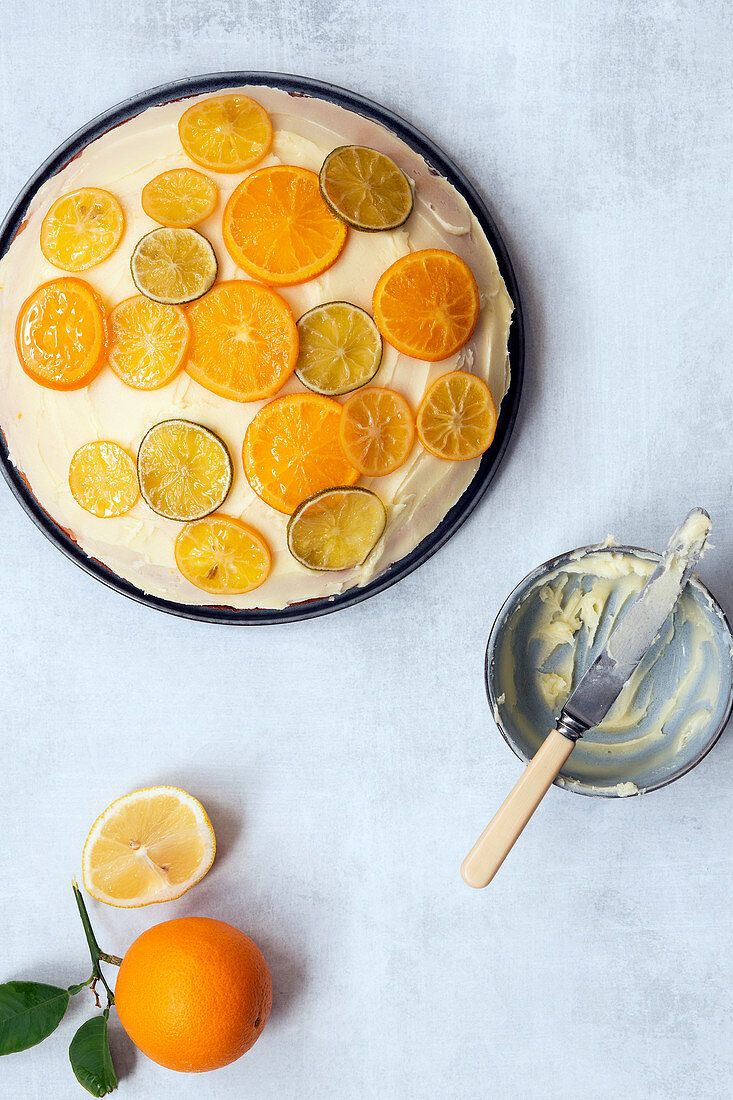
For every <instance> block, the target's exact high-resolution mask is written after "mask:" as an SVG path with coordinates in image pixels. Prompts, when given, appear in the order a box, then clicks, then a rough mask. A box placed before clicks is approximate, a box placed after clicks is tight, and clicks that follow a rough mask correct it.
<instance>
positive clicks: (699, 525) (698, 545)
mask: <svg viewBox="0 0 733 1100" xmlns="http://www.w3.org/2000/svg"><path fill="white" fill-rule="evenodd" d="M710 526H711V524H710V516H709V515H708V513H707V512H706V511H704V510H703V509H702V508H694V509H693V510H692V511H691V512H690V513H689V515H688V516H687V518H686V519H685V521H684V523H683V524H681V526H680V527H678V528H677V530H676V531H675V533H674V535H673V536H672V538H671V539H670V542H669V546H668V547H667V549H666V551H665V553H664V555H663V557H662V560H661V561H660V563H659V565H658V566H657V568H656V569H655V570H654V572H653V573H652V575H651V577H650V578H649V580H648V581H647V583H646V585H645V586H644V588H643V589H642V591H641V593H640V594H639V595H638V596H637V598H636V599H635V600H634V602H633V603H632V604H631V606H630V607H629V609H628V611H626V612H625V614H624V615H623V616H622V618H621V619H620V620H619V622H618V624H617V625H616V627H615V629H614V631H613V633H612V634H611V635H610V637H609V639H608V641H607V642H606V645H605V646H604V648H603V650H602V651H601V652H600V653H599V655H598V656H597V657H596V659H595V661H594V662H593V663H592V665H591V666H590V667H589V668H588V669H587V671H586V672H585V674H584V675H583V677H582V678H581V680H580V682H579V683H578V685H577V687H576V688H575V690H574V691H573V693H572V695H571V696H570V698H569V699H568V701H567V702H566V704H565V706H564V707H563V709H562V711H561V713H560V718H559V720H558V726H557V728H558V729H559V730H560V732H561V733H563V734H565V736H566V737H569V738H571V740H577V738H578V737H582V735H583V734H584V733H585V732H586V730H589V729H591V728H592V727H593V726H597V725H598V724H599V722H601V721H602V720H603V719H604V718H605V716H606V714H607V713H608V711H609V710H610V709H611V707H612V706H613V704H614V703H615V702H616V699H617V698H618V696H619V695H620V693H621V689H622V688H623V686H624V684H625V683H626V681H627V680H628V679H629V677H630V676H631V674H632V672H633V671H634V669H635V668H636V666H637V665H638V664H639V662H640V661H641V659H642V657H643V656H644V654H645V653H646V652H647V650H648V649H649V647H650V646H651V644H652V643H653V642H654V641H655V639H656V638H657V635H658V634H659V632H660V630H661V629H662V627H663V626H664V624H665V622H666V621H667V618H668V617H669V615H670V614H671V612H672V610H673V609H674V606H675V604H676V603H677V600H678V599H679V596H680V593H681V592H682V590H683V588H684V587H685V585H686V584H687V582H688V580H689V579H690V575H691V574H692V572H693V571H694V569H695V566H696V565H697V562H698V559H699V557H700V555H701V553H702V552H703V549H704V547H705V542H706V539H707V537H708V533H709V531H710Z"/></svg>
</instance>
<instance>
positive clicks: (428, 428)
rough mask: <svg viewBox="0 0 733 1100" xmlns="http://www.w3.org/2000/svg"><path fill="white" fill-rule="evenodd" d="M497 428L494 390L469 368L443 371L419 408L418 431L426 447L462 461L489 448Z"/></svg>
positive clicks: (441, 455)
mask: <svg viewBox="0 0 733 1100" xmlns="http://www.w3.org/2000/svg"><path fill="white" fill-rule="evenodd" d="M495 431H496V408H495V407H494V402H493V399H492V397H491V390H490V389H489V387H488V386H487V385H486V383H485V382H484V381H483V379H481V378H477V377H476V375H475V374H468V372H467V371H463V370H454V371H450V373H449V374H443V375H441V377H440V378H438V379H437V380H436V381H435V382H433V384H432V386H430V387H429V389H428V390H427V392H426V394H425V396H424V397H423V399H422V403H421V405H420V408H419V409H418V411H417V434H418V437H419V439H420V442H421V443H422V445H423V447H424V448H425V449H426V451H430V453H431V454H434V455H437V456H438V458H447V459H452V460H453V461H461V460H463V459H467V458H478V456H479V455H482V454H483V453H484V451H486V450H488V448H489V447H490V446H491V442H492V440H493V438H494V432H495Z"/></svg>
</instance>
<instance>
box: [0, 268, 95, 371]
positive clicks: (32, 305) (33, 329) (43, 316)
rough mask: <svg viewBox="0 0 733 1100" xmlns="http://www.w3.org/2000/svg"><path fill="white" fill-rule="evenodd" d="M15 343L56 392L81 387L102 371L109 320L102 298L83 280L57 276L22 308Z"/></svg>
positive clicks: (31, 368) (25, 361) (29, 365)
mask: <svg viewBox="0 0 733 1100" xmlns="http://www.w3.org/2000/svg"><path fill="white" fill-rule="evenodd" d="M15 347H16V351H17V352H18V358H19V359H20V363H21V366H22V367H23V370H24V371H25V372H26V374H27V375H29V376H30V377H31V378H32V379H33V381H34V382H38V383H39V385H41V386H47V387H48V388H49V389H52V390H77V389H80V388H81V387H82V386H86V385H87V383H88V382H91V380H92V378H94V376H95V375H96V374H98V373H99V371H100V370H101V369H102V365H103V363H104V357H105V354H106V351H107V319H106V317H105V313H104V306H103V305H102V301H101V299H100V298H99V296H98V295H97V294H96V293H95V292H94V291H93V290H92V288H91V287H90V286H89V283H85V282H84V281H83V280H82V279H74V278H71V277H65V278H62V279H52V280H51V282H49V283H44V284H43V285H42V286H39V287H38V288H37V289H36V290H34V291H33V293H32V294H31V295H30V296H29V297H28V298H26V300H25V302H23V305H22V306H21V307H20V312H19V313H18V319H17V321H16V323H15Z"/></svg>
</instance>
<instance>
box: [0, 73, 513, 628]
mask: <svg viewBox="0 0 733 1100" xmlns="http://www.w3.org/2000/svg"><path fill="white" fill-rule="evenodd" d="M241 85H253V86H264V87H270V88H278V89H280V90H282V91H285V92H288V93H289V94H290V95H293V96H298V97H303V96H309V97H311V98H314V99H322V100H326V101H328V102H330V103H334V104H336V105H337V106H339V107H344V108H346V109H347V110H350V111H353V112H355V113H356V114H358V115H362V116H364V117H365V118H368V119H370V120H372V121H374V122H377V123H380V124H381V125H382V126H384V127H385V128H386V129H387V130H390V131H391V132H392V133H393V134H394V135H395V136H396V137H398V138H400V139H401V140H402V141H403V142H404V143H405V144H406V145H408V146H409V147H410V148H411V149H413V150H414V151H415V152H416V153H418V154H419V155H420V156H421V157H422V158H423V159H424V160H425V161H426V162H427V164H428V167H429V169H430V171H432V172H434V173H435V174H436V175H441V176H443V177H444V178H445V179H447V180H448V182H449V183H451V184H452V185H453V187H454V188H455V189H456V191H458V193H459V194H460V195H461V196H462V197H463V198H464V199H465V201H466V203H467V204H468V206H469V208H470V210H471V212H472V214H473V215H474V217H475V218H476V220H477V221H478V223H479V225H480V226H481V228H482V229H483V231H484V233H485V234H486V237H487V239H488V241H489V243H490V245H491V247H492V248H493V250H494V253H495V255H496V260H497V263H498V266H499V271H500V272H501V275H502V277H503V279H504V282H505V283H506V287H507V290H508V292H509V295H510V297H511V299H512V301H513V302H514V313H513V316H512V323H511V328H510V332H509V361H510V364H511V380H510V385H509V389H508V391H507V393H506V395H505V397H504V399H503V401H502V403H501V409H500V413H499V421H498V424H497V429H496V435H495V437H494V441H493V443H492V445H491V447H490V448H489V450H488V451H487V452H486V453H485V454H484V455H483V456H482V459H481V463H480V466H479V468H478V470H477V472H476V475H475V477H474V478H473V480H472V481H471V484H470V485H469V486H468V488H467V489H466V491H465V492H464V494H463V496H462V497H461V498H460V500H458V501H457V503H456V504H455V505H454V506H453V507H452V508H451V510H450V511H449V512H448V514H447V515H446V516H445V517H444V519H443V520H442V521H441V523H440V524H439V525H438V526H437V527H436V528H435V530H434V531H432V532H431V533H430V534H429V535H427V536H426V538H424V539H423V540H422V542H420V543H419V544H418V546H416V547H415V549H414V550H412V551H411V552H410V553H409V554H407V555H406V556H405V557H403V558H402V559H401V560H400V561H397V562H394V563H393V564H392V565H390V566H389V567H388V568H387V569H385V570H384V571H383V572H382V573H380V574H379V575H378V576H377V577H375V578H374V579H373V580H372V581H370V582H369V584H366V585H364V587H362V588H351V589H348V590H347V591H345V592H343V593H340V594H338V595H335V596H330V597H328V598H324V599H320V598H319V599H314V600H308V601H305V602H302V603H297V604H292V605H290V606H288V607H286V608H283V609H282V610H269V609H253V610H243V611H240V610H237V609H235V608H231V607H220V606H199V605H193V604H181V603H176V602H174V601H170V600H165V599H161V598H159V597H156V596H151V595H148V594H147V593H145V592H143V591H141V590H140V589H139V588H136V587H135V586H134V585H132V584H130V583H129V582H128V581H126V580H124V579H123V578H121V577H118V576H117V575H116V574H114V573H113V572H112V571H111V570H110V569H108V568H107V567H106V566H105V565H103V564H102V563H101V562H99V561H96V560H95V559H93V558H91V557H89V555H87V554H86V553H85V552H84V551H83V550H82V549H81V547H79V546H78V545H77V543H76V542H75V541H74V539H73V538H72V537H70V535H69V533H68V532H67V531H65V530H63V529H62V528H61V527H60V526H59V525H58V524H57V523H55V521H54V520H53V519H52V518H51V516H49V514H48V513H47V512H46V511H45V510H44V509H43V508H41V506H40V505H39V503H38V501H37V500H36V498H35V497H34V496H33V493H32V492H31V490H30V488H29V486H28V485H27V483H26V482H25V480H24V478H23V476H22V474H21V473H20V472H19V471H18V470H17V469H16V467H15V466H14V465H13V463H12V461H11V460H10V456H9V453H8V447H7V443H6V440H5V436H4V434H3V433H2V432H1V431H0V469H1V470H2V473H3V476H4V477H5V480H6V481H7V483H8V485H9V486H10V488H11V490H12V492H13V493H14V495H15V496H16V498H17V499H18V501H19V502H20V504H21V505H22V507H23V508H24V509H25V511H26V512H27V513H28V515H29V516H30V517H31V519H32V520H33V521H34V523H35V524H36V525H37V526H38V527H39V528H40V529H41V531H43V533H44V534H45V535H46V536H47V537H48V538H49V539H50V540H51V542H53V543H54V545H55V546H57V547H58V548H59V549H60V550H61V551H62V552H63V553H64V554H66V556H67V557H68V558H71V560H72V561H74V562H76V564H77V565H79V566H80V567H81V568H82V569H84V570H85V571H86V572H87V573H90V574H91V575H92V576H93V577H96V579H97V580H99V581H101V582H102V583H103V584H106V585H108V586H109V587H110V588H113V589H114V590H115V591H117V592H120V593H122V595H124V596H128V597H129V598H130V599H133V600H137V601H138V602H139V603H142V604H145V605H146V606H148V607H152V608H155V609H156V610H158V611H165V612H167V613H169V614H171V615H179V616H182V617H184V618H189V619H198V620H200V621H202V622H213V623H233V624H241V625H257V624H268V623H287V622H293V621H295V620H298V619H311V618H315V617H316V616H319V615H327V614H329V613H330V612H333V611H338V610H340V609H342V608H345V607H351V606H352V605H353V604H357V603H360V602H361V601H362V600H366V599H368V598H369V597H370V596H375V595H376V594H377V593H378V592H383V591H384V590H385V589H386V588H389V587H391V586H392V585H393V584H396V583H397V581H400V580H402V578H403V577H406V576H407V575H408V574H409V573H412V572H413V570H415V569H417V567H418V566H420V565H422V564H423V562H425V561H427V559H428V558H430V557H432V555H433V554H435V553H436V551H437V550H439V549H440V547H441V546H443V545H444V543H446V542H447V541H448V539H449V538H450V537H451V536H452V535H454V534H455V532H456V531H457V530H458V528H459V527H460V526H461V524H462V523H464V522H465V520H466V519H467V518H468V516H469V515H470V514H471V512H472V511H473V509H474V508H475V507H476V505H477V504H478V502H479V500H480V499H481V497H482V496H483V495H484V493H485V492H486V490H487V489H488V487H489V483H490V482H491V479H492V477H493V476H494V474H495V472H496V469H497V467H498V465H499V463H500V462H501V459H502V457H503V455H504V452H505V451H506V448H507V444H508V442H509V437H510V435H511V433H512V429H513V428H514V424H515V421H516V417H517V410H518V407H519V399H520V394H521V390H522V381H523V377H524V326H523V319H522V305H521V300H520V295H519V288H518V286H517V280H516V278H515V275H514V270H513V268H512V264H511V261H510V259H509V254H508V252H507V249H506V247H505V245H504V242H503V241H502V239H501V236H500V234H499V230H498V229H497V227H496V224H495V223H494V220H493V218H492V217H491V214H490V213H489V211H488V209H487V208H486V205H485V203H484V201H483V199H482V198H481V196H480V195H479V193H478V191H477V190H476V189H475V188H474V186H473V185H472V184H471V183H470V181H469V180H468V179H467V178H466V176H465V175H464V174H463V172H462V171H461V169H460V168H459V167H458V166H457V165H456V164H455V163H454V162H453V161H452V160H451V158H450V157H449V156H448V155H447V154H446V153H444V152H443V151H442V150H441V149H439V148H438V146H437V145H435V144H434V143H433V142H432V141H431V140H430V138H428V137H426V136H425V134H423V133H421V132H420V131H419V130H418V129H416V128H415V127H414V126H412V125H411V124H410V123H409V122H406V121H405V120H404V119H403V118H401V117H400V116H399V115H396V114H394V113H393V112H392V111H389V110H388V109H387V108H386V107H382V106H380V105H379V104H378V103H374V102H372V101H371V100H369V99H365V98H364V97H363V96H361V95H358V94H357V93H356V92H351V91H348V90H347V89H345V88H339V87H337V86H335V85H333V84H326V83H323V82H322V81H319V80H312V79H310V78H307V77H301V76H291V75H287V74H284V73H268V72H223V73H209V74H207V75H204V76H197V77H190V78H186V79H183V80H176V81H173V82H171V83H169V84H162V85H160V86H159V87H157V88H151V89H150V90H148V91H145V92H142V93H140V94H139V95H135V96H132V97H131V98H130V99H126V100H125V101H124V102H123V103H119V104H118V105H117V106H116V107H112V108H111V109H110V110H108V111H105V112H104V113H103V114H101V115H98V116H97V117H96V118H94V119H92V120H91V122H88V123H87V124H86V125H85V126H82V127H81V129H80V130H77V132H76V133H75V134H72V136H71V137H69V138H67V140H66V141H64V142H63V143H62V144H61V145H60V146H59V147H58V149H57V150H56V151H55V152H54V153H52V154H51V156H50V157H48V159H47V160H46V161H44V163H43V164H42V165H41V166H40V168H39V169H38V170H37V171H36V172H35V173H34V174H33V176H31V178H30V179H29V180H28V182H27V183H26V185H25V187H23V189H22V191H21V192H20V194H19V195H18V197H17V198H16V199H15V201H14V203H13V204H12V206H11V208H10V210H9V211H8V213H7V215H6V217H5V219H4V221H3V222H2V225H0V257H2V256H3V255H4V254H5V253H6V252H7V250H8V248H9V247H10V244H11V242H12V240H13V238H14V237H15V235H16V233H17V232H18V230H19V228H20V226H21V224H22V222H23V218H24V217H25V214H26V211H27V209H28V207H29V205H30V203H31V201H32V199H33V197H34V195H35V194H36V192H37V191H38V189H39V188H40V187H41V186H42V184H44V183H45V182H46V181H47V180H49V179H50V178H51V177H52V176H54V175H55V174H56V173H57V172H59V171H60V170H61V169H62V168H64V167H65V166H66V165H67V164H68V163H69V161H70V160H72V159H73V158H74V157H75V156H78V154H79V153H81V152H82V150H83V149H84V148H85V147H86V146H87V145H88V144H89V143H90V142H91V141H94V140H95V139H96V138H98V137H101V135H102V134H105V133H107V132H108V131H109V130H111V129H113V128H114V127H115V126H119V125H120V123H122V122H126V121H127V120H128V119H130V118H133V117H134V116H135V115H138V114H140V113H141V112H142V111H145V110H146V109H147V108H148V107H157V106H160V105H162V104H165V103H170V102H173V101H174V100H176V99H182V98H184V97H186V96H193V95H201V94H204V93H214V92H221V91H223V90H225V89H227V88H231V87H237V86H241Z"/></svg>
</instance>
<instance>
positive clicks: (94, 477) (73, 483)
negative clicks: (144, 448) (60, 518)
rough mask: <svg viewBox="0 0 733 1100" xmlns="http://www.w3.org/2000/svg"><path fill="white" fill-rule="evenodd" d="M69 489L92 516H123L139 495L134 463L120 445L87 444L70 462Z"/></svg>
mask: <svg viewBox="0 0 733 1100" xmlns="http://www.w3.org/2000/svg"><path fill="white" fill-rule="evenodd" d="M69 488H70V489H71V493H72V496H73V497H74V500H75V501H76V503H77V504H78V505H79V506H80V507H81V508H84V509H85V510H86V511H87V512H91V513H92V515H93V516H99V517H100V519H108V518H109V517H111V516H122V515H124V513H125V512H129V510H130V508H132V506H133V504H134V503H135V501H136V500H137V498H138V496H139V495H140V491H139V488H138V483H137V470H136V469H135V460H134V459H133V458H132V457H131V456H130V455H129V454H128V453H127V451H125V450H124V449H123V448H122V447H120V445H119V443H112V442H110V441H109V440H106V439H98V440H94V441H93V442H92V443H85V444H84V445H83V446H82V447H80V448H79V450H78V451H77V452H76V454H75V455H74V457H73V458H72V460H71V464H70V466H69Z"/></svg>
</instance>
